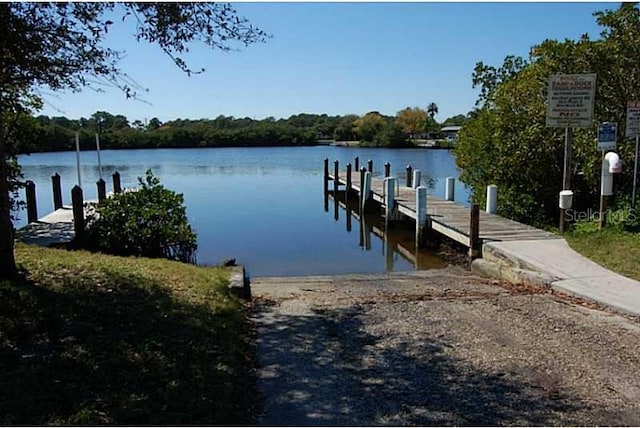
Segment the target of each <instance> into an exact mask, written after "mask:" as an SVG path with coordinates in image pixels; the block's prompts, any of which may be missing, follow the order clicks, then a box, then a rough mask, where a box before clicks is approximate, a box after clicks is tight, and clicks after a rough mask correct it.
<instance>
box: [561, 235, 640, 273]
mask: <svg viewBox="0 0 640 428" xmlns="http://www.w3.org/2000/svg"><path fill="white" fill-rule="evenodd" d="M576 226H577V227H574V228H573V229H572V230H571V232H569V233H567V234H565V235H564V238H565V239H566V240H567V242H568V243H569V245H570V246H571V247H572V248H573V249H574V250H576V251H577V252H579V253H581V254H582V255H584V256H585V257H588V258H590V259H591V260H593V261H594V262H596V263H598V264H600V265H602V266H604V267H606V268H607V269H610V270H612V271H614V272H618V273H620V274H622V275H625V276H627V277H629V278H633V279H636V280H639V281H640V263H638V260H640V234H638V233H632V232H628V231H625V230H623V229H622V228H621V227H615V226H613V227H607V228H604V229H603V230H598V225H597V223H579V224H578V225H576Z"/></svg>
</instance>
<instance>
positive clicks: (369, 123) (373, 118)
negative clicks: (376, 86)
mask: <svg viewBox="0 0 640 428" xmlns="http://www.w3.org/2000/svg"><path fill="white" fill-rule="evenodd" d="M386 125H387V121H386V120H385V118H384V117H383V116H382V115H381V114H380V113H378V112H377V111H372V112H369V113H367V114H365V115H364V116H362V117H361V118H359V119H357V120H356V121H355V122H354V128H355V131H356V133H357V134H358V135H359V136H360V140H361V141H364V142H365V143H373V141H374V137H375V136H376V135H377V134H378V133H380V131H382V130H383V129H384V127H385V126H386Z"/></svg>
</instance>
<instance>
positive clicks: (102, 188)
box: [96, 178, 107, 203]
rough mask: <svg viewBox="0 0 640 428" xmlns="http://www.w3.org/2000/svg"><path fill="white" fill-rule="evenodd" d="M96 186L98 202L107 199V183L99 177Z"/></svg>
mask: <svg viewBox="0 0 640 428" xmlns="http://www.w3.org/2000/svg"><path fill="white" fill-rule="evenodd" d="M96 186H98V203H100V202H102V201H104V200H105V199H107V183H106V182H105V181H104V180H103V179H102V178H101V179H99V180H98V181H96Z"/></svg>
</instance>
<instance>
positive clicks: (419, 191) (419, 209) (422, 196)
mask: <svg viewBox="0 0 640 428" xmlns="http://www.w3.org/2000/svg"><path fill="white" fill-rule="evenodd" d="M426 224H427V188H426V187H425V186H419V187H417V188H416V246H418V247H421V246H422V245H423V244H424V236H425V230H424V229H425V226H426Z"/></svg>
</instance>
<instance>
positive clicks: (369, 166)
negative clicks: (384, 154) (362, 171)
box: [367, 159, 373, 174]
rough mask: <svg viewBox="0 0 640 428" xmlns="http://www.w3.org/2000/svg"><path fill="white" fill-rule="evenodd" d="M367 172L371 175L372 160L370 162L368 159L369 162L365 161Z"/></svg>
mask: <svg viewBox="0 0 640 428" xmlns="http://www.w3.org/2000/svg"><path fill="white" fill-rule="evenodd" d="M367 170H368V171H369V172H370V173H371V174H373V160H371V159H369V160H368V161H367Z"/></svg>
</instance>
